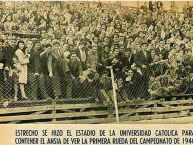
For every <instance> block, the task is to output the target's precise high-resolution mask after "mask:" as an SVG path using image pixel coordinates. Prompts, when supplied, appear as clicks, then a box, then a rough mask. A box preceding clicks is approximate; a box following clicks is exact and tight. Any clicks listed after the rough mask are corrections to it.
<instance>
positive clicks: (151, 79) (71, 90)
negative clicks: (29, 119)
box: [0, 61, 193, 108]
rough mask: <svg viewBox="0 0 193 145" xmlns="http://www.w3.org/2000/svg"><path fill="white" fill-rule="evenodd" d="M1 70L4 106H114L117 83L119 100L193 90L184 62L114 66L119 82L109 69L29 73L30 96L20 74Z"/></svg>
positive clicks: (190, 75) (0, 82)
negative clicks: (64, 73)
mask: <svg viewBox="0 0 193 145" xmlns="http://www.w3.org/2000/svg"><path fill="white" fill-rule="evenodd" d="M0 71H1V73H0V74H1V77H0V79H1V80H0V97H1V98H0V99H1V107H7V108H8V107H10V108H11V107H25V106H28V107H29V106H40V105H51V104H53V103H57V104H80V103H81V104H84V103H99V104H103V105H104V106H114V99H113V97H114V95H115V94H114V93H113V87H112V86H113V85H114V86H115V89H116V97H117V101H118V103H127V102H131V101H137V100H144V101H145V100H152V99H156V97H158V96H159V97H160V96H163V97H164V96H167V95H173V96H174V95H179V94H192V93H193V75H192V74H193V73H192V68H186V67H184V66H181V65H180V66H178V67H176V68H171V67H170V66H169V65H168V63H167V62H166V61H161V62H157V63H154V64H151V65H149V66H147V68H138V67H136V66H135V65H133V66H132V67H131V69H126V68H124V69H122V70H120V69H116V67H114V68H113V72H114V74H113V75H114V78H115V84H112V80H111V76H110V73H109V70H108V71H107V73H104V74H102V75H99V74H98V73H97V72H95V71H93V72H92V71H90V72H87V75H83V76H80V77H77V78H71V77H69V76H60V75H58V76H53V77H49V76H46V75H43V74H39V75H35V74H34V73H28V83H27V84H26V85H25V93H26V96H27V99H26V98H23V97H22V95H21V91H20V86H19V83H18V76H17V74H16V73H15V72H14V71H10V70H0ZM174 74H175V75H174Z"/></svg>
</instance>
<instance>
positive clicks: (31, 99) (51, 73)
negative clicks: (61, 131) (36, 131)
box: [0, 1, 193, 124]
mask: <svg viewBox="0 0 193 145" xmlns="http://www.w3.org/2000/svg"><path fill="white" fill-rule="evenodd" d="M192 24H193V1H112V2H111V1H0V124H38V123H39V124H106V123H108V124H109V123H110V124H114V123H120V124H156V123H159V124H186V123H193V25H192Z"/></svg>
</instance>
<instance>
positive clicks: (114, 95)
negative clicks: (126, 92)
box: [107, 66, 119, 123]
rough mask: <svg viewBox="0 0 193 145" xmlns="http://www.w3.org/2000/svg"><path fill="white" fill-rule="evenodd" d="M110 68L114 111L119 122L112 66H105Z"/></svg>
mask: <svg viewBox="0 0 193 145" xmlns="http://www.w3.org/2000/svg"><path fill="white" fill-rule="evenodd" d="M107 68H109V69H110V72H111V79H112V86H113V99H114V103H115V112H116V120H117V123H119V112H118V105H117V94H116V90H115V81H114V74H113V66H110V67H107Z"/></svg>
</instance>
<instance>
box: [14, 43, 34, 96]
mask: <svg viewBox="0 0 193 145" xmlns="http://www.w3.org/2000/svg"><path fill="white" fill-rule="evenodd" d="M15 55H16V57H17V58H18V63H19V64H20V70H18V71H19V72H18V76H19V84H20V90H21V94H22V97H23V98H24V99H28V97H27V96H26V94H25V90H24V84H27V73H28V69H27V64H28V63H29V57H30V54H29V53H28V52H25V44H24V42H23V41H19V42H18V44H17V50H16V52H15Z"/></svg>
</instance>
